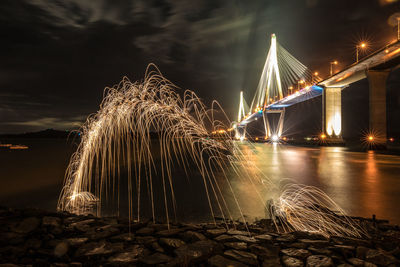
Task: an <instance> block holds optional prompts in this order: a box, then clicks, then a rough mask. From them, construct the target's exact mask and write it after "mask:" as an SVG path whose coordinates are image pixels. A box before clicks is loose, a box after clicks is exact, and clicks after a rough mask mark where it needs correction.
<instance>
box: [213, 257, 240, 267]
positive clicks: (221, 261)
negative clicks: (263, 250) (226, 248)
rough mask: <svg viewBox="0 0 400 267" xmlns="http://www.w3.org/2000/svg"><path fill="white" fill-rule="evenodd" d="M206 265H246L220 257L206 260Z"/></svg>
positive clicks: (217, 266)
mask: <svg viewBox="0 0 400 267" xmlns="http://www.w3.org/2000/svg"><path fill="white" fill-rule="evenodd" d="M207 262H208V265H209V266H214V267H245V266H247V265H245V264H242V263H240V262H237V261H233V260H230V259H227V258H225V257H222V256H221V255H215V256H213V257H211V258H209V259H208V261H207Z"/></svg>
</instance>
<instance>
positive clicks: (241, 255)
mask: <svg viewBox="0 0 400 267" xmlns="http://www.w3.org/2000/svg"><path fill="white" fill-rule="evenodd" d="M224 256H226V257H228V258H231V259H234V260H237V261H240V262H243V263H244V264H246V265H258V261H257V256H256V255H255V254H253V253H250V252H246V251H241V250H235V249H231V250H227V251H225V252H224Z"/></svg>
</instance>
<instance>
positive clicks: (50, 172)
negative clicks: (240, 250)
mask: <svg viewBox="0 0 400 267" xmlns="http://www.w3.org/2000/svg"><path fill="white" fill-rule="evenodd" d="M21 142H22V141H21ZM25 143H26V144H27V145H29V150H25V151H9V150H7V151H6V150H1V151H0V204H2V205H9V206H20V207H21V206H22V207H23V206H35V207H40V208H44V209H55V207H56V203H57V199H58V194H59V192H60V190H61V187H62V180H63V177H64V172H65V169H66V167H67V164H68V161H69V157H70V155H71V154H72V153H73V151H74V150H75V149H76V147H75V145H73V144H71V142H67V141H65V140H27V141H26V142H25ZM25 143H24V144H25ZM241 149H242V152H243V153H244V154H245V159H246V162H245V166H246V168H247V171H248V172H249V173H250V176H251V174H252V173H253V174H256V173H257V171H258V169H260V170H261V171H262V172H263V174H264V175H265V177H266V178H267V179H268V180H271V181H272V182H273V183H274V184H279V183H280V182H281V181H282V180H284V179H286V178H288V179H292V180H293V181H295V182H296V183H300V184H306V185H313V186H317V187H319V188H321V189H322V190H323V191H324V192H326V193H327V194H328V195H329V196H330V197H331V198H332V199H333V200H334V201H336V202H337V203H338V204H339V206H341V207H342V208H343V209H344V210H345V211H346V212H347V213H348V214H350V215H354V216H364V217H371V215H372V214H376V215H377V217H378V218H385V219H389V220H390V221H391V222H393V223H397V224H400V205H399V204H398V203H400V156H393V155H383V154H377V153H374V152H368V153H362V152H351V151H347V150H346V148H342V147H320V148H317V147H315V148H310V147H294V146H282V145H270V144H266V143H256V144H249V143H246V142H244V143H243V144H242V145H241ZM254 176H255V175H254ZM191 183H192V184H193V185H192V189H190V188H191V187H188V186H187V185H186V184H185V185H181V187H179V186H178V187H177V190H180V189H179V188H184V189H183V190H182V191H183V193H185V196H183V197H184V199H185V200H184V201H181V202H180V203H179V202H178V206H180V207H182V208H184V209H185V212H186V211H187V209H190V210H191V211H189V212H187V213H192V216H190V217H192V218H193V217H196V218H199V217H200V216H202V215H203V213H204V212H203V211H208V204H207V202H206V200H205V198H204V196H199V195H198V194H200V193H201V192H203V191H204V189H203V188H202V184H201V183H200V182H199V183H193V181H191ZM230 183H231V185H232V188H233V190H234V191H235V193H236V197H237V199H238V202H239V203H240V204H241V209H242V211H243V213H244V214H245V215H247V216H248V218H255V217H257V218H260V217H263V216H265V210H264V204H265V200H266V199H269V198H271V197H276V195H277V190H276V188H271V186H270V185H269V183H261V184H260V183H258V182H256V181H254V182H252V181H249V180H247V179H245V178H243V177H238V178H237V179H231V180H230ZM260 187H266V188H264V189H262V188H261V189H260ZM199 188H202V190H199ZM223 188H224V190H225V191H226V192H228V191H229V190H230V189H229V186H228V185H227V184H225V185H224V187H223ZM189 189H190V190H189ZM199 191H201V192H200V193H199ZM257 192H260V194H258V193H257ZM203 193H204V192H203ZM226 201H227V203H228V206H230V207H234V206H235V199H234V198H233V196H232V195H231V194H226ZM199 202H201V203H203V204H198V203H199ZM195 204H196V205H199V206H196V205H195ZM198 209H202V211H201V212H200V214H198ZM233 215H234V216H233V217H234V218H238V214H237V213H234V214H233ZM207 218H209V217H207Z"/></svg>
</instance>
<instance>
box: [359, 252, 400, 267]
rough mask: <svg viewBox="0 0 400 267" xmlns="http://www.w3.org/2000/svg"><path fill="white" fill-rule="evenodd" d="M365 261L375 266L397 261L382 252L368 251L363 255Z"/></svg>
mask: <svg viewBox="0 0 400 267" xmlns="http://www.w3.org/2000/svg"><path fill="white" fill-rule="evenodd" d="M365 260H366V261H369V262H372V263H374V264H377V265H390V264H394V263H399V261H398V260H397V259H396V258H395V257H393V256H392V255H390V254H388V253H387V252H385V251H383V250H377V249H370V250H368V251H367V254H366V255H365Z"/></svg>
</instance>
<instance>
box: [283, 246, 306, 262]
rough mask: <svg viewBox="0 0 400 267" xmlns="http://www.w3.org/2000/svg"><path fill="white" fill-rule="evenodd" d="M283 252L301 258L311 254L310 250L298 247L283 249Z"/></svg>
mask: <svg viewBox="0 0 400 267" xmlns="http://www.w3.org/2000/svg"><path fill="white" fill-rule="evenodd" d="M281 253H282V254H283V255H286V256H289V257H294V258H299V259H303V260H304V259H305V258H307V257H308V256H310V255H311V253H310V251H308V250H306V249H301V248H300V249H298V248H286V249H282V250H281Z"/></svg>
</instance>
